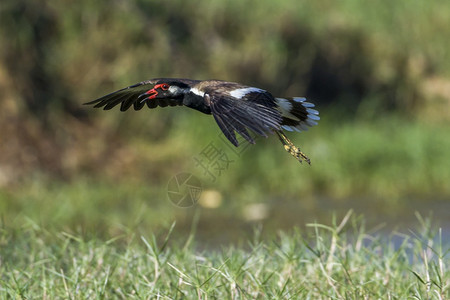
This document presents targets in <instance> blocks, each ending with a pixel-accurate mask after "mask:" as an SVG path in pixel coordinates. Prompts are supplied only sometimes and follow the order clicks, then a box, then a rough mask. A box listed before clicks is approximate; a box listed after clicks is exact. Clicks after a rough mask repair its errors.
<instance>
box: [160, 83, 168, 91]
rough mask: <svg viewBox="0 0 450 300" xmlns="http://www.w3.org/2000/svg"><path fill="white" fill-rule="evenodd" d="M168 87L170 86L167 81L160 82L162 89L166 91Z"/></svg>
mask: <svg viewBox="0 0 450 300" xmlns="http://www.w3.org/2000/svg"><path fill="white" fill-rule="evenodd" d="M169 87H170V85H168V84H167V83H163V84H161V89H162V90H163V91H167V90H168V89H169Z"/></svg>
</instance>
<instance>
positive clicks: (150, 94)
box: [145, 88, 158, 99]
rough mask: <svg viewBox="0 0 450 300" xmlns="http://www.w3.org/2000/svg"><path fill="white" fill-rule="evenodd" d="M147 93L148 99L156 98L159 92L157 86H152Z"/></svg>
mask: <svg viewBox="0 0 450 300" xmlns="http://www.w3.org/2000/svg"><path fill="white" fill-rule="evenodd" d="M145 94H147V95H149V96H148V97H147V98H148V99H155V98H156V96H158V92H157V91H156V89H155V88H152V89H151V90H148V91H147V92H145Z"/></svg>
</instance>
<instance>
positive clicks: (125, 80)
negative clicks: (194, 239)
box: [0, 0, 450, 235]
mask: <svg viewBox="0 0 450 300" xmlns="http://www.w3.org/2000/svg"><path fill="white" fill-rule="evenodd" d="M0 13H1V16H0V44H1V47H0V98H1V101H0V108H1V109H0V126H1V128H2V130H1V131H0V140H1V145H0V154H1V155H0V186H1V190H0V199H1V202H0V205H1V207H0V208H1V211H2V212H3V214H4V221H5V222H6V224H8V225H11V226H19V225H18V224H20V223H21V220H22V218H31V219H33V220H39V222H42V223H43V224H44V225H50V224H53V226H56V227H57V228H66V229H68V230H75V231H76V230H77V228H78V229H79V228H80V227H82V228H84V229H86V228H87V229H90V230H92V231H95V232H97V233H98V232H104V231H105V232H108V231H111V230H113V229H111V223H114V224H116V225H117V227H118V228H120V227H121V226H122V225H125V226H129V227H131V228H140V227H139V226H140V225H139V224H141V225H142V224H145V225H146V226H157V225H158V224H161V223H165V224H167V223H171V222H172V220H173V219H177V220H179V221H180V220H181V222H182V223H183V222H186V223H189V222H190V218H191V217H192V214H193V212H192V211H191V210H178V209H176V208H174V207H173V206H172V205H171V204H170V202H169V201H167V182H168V180H169V179H170V178H171V177H172V176H173V175H175V174H177V173H179V172H182V171H187V172H190V173H194V174H195V175H196V176H198V177H199V178H200V179H201V181H202V184H203V188H204V189H206V190H207V193H204V194H203V195H204V197H205V198H204V199H202V202H201V204H202V207H217V206H218V207H219V208H220V209H219V210H216V211H214V210H212V211H211V210H208V209H206V208H205V209H204V211H203V215H202V221H201V222H200V224H203V225H204V227H208V228H213V229H212V232H214V228H215V226H217V227H219V228H223V227H224V226H225V227H226V226H227V225H226V224H230V223H232V221H230V220H234V218H236V219H239V220H241V219H244V220H247V221H248V220H252V219H253V218H256V219H258V218H262V219H265V220H266V222H269V223H270V222H274V223H276V224H274V227H275V228H278V227H279V226H283V225H280V224H284V226H286V227H289V226H290V225H291V223H289V222H287V223H284V221H285V220H286V219H288V220H294V219H298V218H297V217H295V215H296V214H298V215H307V216H308V217H316V218H319V219H321V218H322V217H321V216H322V214H326V213H327V212H328V211H329V210H332V209H331V208H333V207H334V208H338V207H343V208H344V209H347V208H350V207H351V208H353V207H355V206H356V207H358V205H359V208H360V209H361V210H363V211H365V210H366V209H367V210H368V211H369V212H370V213H369V215H371V216H372V217H373V218H374V219H377V218H378V217H379V216H380V215H392V216H396V215H397V216H398V215H401V212H402V211H404V209H405V208H406V207H409V208H411V203H422V204H418V206H417V207H416V209H418V210H420V209H421V208H422V207H423V205H424V204H423V203H425V206H426V207H428V208H432V207H433V205H434V203H438V206H437V207H439V208H438V209H436V211H437V214H438V215H439V212H442V207H446V208H448V200H449V195H450V185H448V182H450V172H449V171H448V170H450V159H449V158H448V149H450V134H449V131H448V125H449V120H450V118H449V103H450V96H449V95H450V74H449V71H448V70H450V65H449V64H450V59H449V57H448V51H447V49H449V48H450V44H449V39H448V36H449V35H450V32H449V28H450V26H449V25H450V24H449V21H448V20H450V7H449V4H448V3H447V1H444V0H442V1H432V2H429V1H425V0H415V1H395V2H392V1H387V0H386V1H377V2H373V3H367V2H364V1H356V0H344V1H327V0H319V1H294V0H289V1H283V2H276V1H238V0H230V1H218V0H213V1H207V2H205V1H196V0H194V1H182V0H174V1H119V0H117V1H109V2H98V1H91V0H81V1H68V0H67V1H45V0H36V1H9V0H7V1H3V2H2V4H0ZM166 76H167V77H187V78H198V79H208V78H218V79H224V80H231V81H238V82H243V83H246V84H248V85H255V86H259V87H263V88H265V89H267V90H269V91H271V92H272V93H273V94H274V95H280V96H297V95H305V96H307V97H308V98H310V99H311V101H312V102H314V103H315V104H316V105H317V107H318V109H319V110H320V112H321V117H322V120H321V121H320V124H319V126H317V127H316V128H313V129H311V130H310V131H309V132H305V133H302V134H299V135H290V137H292V138H293V140H294V141H295V142H296V144H298V145H300V146H301V147H302V149H303V150H304V151H305V152H306V153H308V154H309V155H310V157H311V159H312V167H308V166H300V165H298V164H297V163H296V162H295V161H294V160H293V159H292V158H291V157H289V155H287V154H286V153H285V152H284V150H283V149H282V148H281V147H280V145H279V143H278V142H277V141H275V138H270V139H268V140H263V139H259V140H258V143H257V145H256V146H254V147H249V148H248V149H246V150H245V151H244V152H243V153H242V154H241V155H240V156H234V157H233V156H232V152H229V151H230V150H229V149H228V148H227V146H226V145H225V144H223V143H222V144H221V139H220V134H219V133H220V132H219V129H218V128H217V127H216V126H215V123H214V121H213V120H212V118H210V117H208V116H204V115H200V114H198V113H195V112H193V111H190V110H188V109H184V108H171V109H160V110H158V111H156V110H155V111H141V112H139V113H136V112H131V111H130V112H126V113H120V112H118V111H110V112H102V111H98V110H93V109H90V108H87V107H83V106H81V104H82V103H83V102H86V101H89V100H92V99H95V98H97V97H99V96H101V95H103V94H105V93H108V92H110V91H113V90H115V89H118V88H121V87H123V86H127V85H130V84H133V83H135V82H138V81H142V80H145V79H149V78H154V77H166ZM211 142H212V143H215V144H217V145H221V146H220V147H221V149H222V148H223V149H225V150H226V151H228V152H227V153H228V155H229V156H231V157H232V159H233V162H232V163H230V165H229V168H228V169H227V170H226V171H224V172H222V173H221V174H220V176H218V178H217V180H216V181H214V182H213V181H212V180H211V178H209V177H208V176H207V175H205V173H204V172H203V171H202V170H201V169H199V168H198V167H197V166H196V165H195V162H194V160H193V158H194V157H195V156H196V155H198V154H199V153H200V152H201V151H202V150H203V149H204V148H205V147H206V146H207V145H208V144H209V143H211ZM225 150H224V151H225ZM323 201H325V202H323ZM211 203H212V204H211ZM255 203H256V204H262V205H263V206H260V207H262V213H261V214H260V215H258V214H257V215H256V216H254V217H252V216H251V214H250V216H249V215H248V214H247V213H246V211H247V210H246V209H247V208H248V207H250V208H249V210H250V211H255V206H248V205H252V204H255ZM432 203H433V204H432ZM246 207H247V208H246ZM372 208H373V209H372ZM99 211H101V212H105V214H104V215H102V216H99V213H98V212H99ZM256 211H257V209H256ZM289 211H291V212H292V215H293V216H292V217H286V216H287V215H288V212H289ZM427 211H428V210H427ZM410 212H411V211H409V213H410ZM218 215H221V216H224V217H223V218H224V219H223V224H225V225H223V226H222V225H220V224H221V222H220V220H221V218H219V217H217V216H218ZM149 216H151V218H149ZM246 216H247V217H246ZM258 216H259V217H258ZM271 217H272V218H271ZM305 218H307V217H306V216H305ZM394 219H395V217H394ZM271 220H278V221H280V220H281V221H280V224H278V223H277V222H278V221H271ZM139 222H141V223H139ZM202 222H203V223H202ZM296 222H298V223H300V224H301V223H302V219H301V220H297V221H296ZM213 223H214V224H213ZM218 223H219V225H217V224H218ZM245 224H247V223H245ZM245 226H247V225H245ZM113 227H114V226H113ZM144 227H145V226H144ZM102 228H103V229H104V231H103V230H101V229H102ZM114 228H115V227H114ZM145 228H148V227H145ZM80 230H81V231H83V230H82V229H80ZM113 231H114V230H113ZM211 235H214V234H212V233H211Z"/></svg>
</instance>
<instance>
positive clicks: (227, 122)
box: [204, 88, 282, 147]
mask: <svg viewBox="0 0 450 300" xmlns="http://www.w3.org/2000/svg"><path fill="white" fill-rule="evenodd" d="M244 89H247V90H246V91H243V92H242V93H241V94H239V91H238V92H235V93H233V91H232V92H231V93H223V92H222V91H218V90H217V89H216V90H213V89H211V90H207V91H206V92H205V96H204V97H205V101H206V102H209V103H210V107H211V113H212V115H213V116H214V119H215V120H216V122H217V124H218V125H219V127H220V129H221V130H222V132H223V133H224V135H225V136H226V137H227V139H228V140H230V142H231V143H232V144H233V145H235V146H236V147H237V146H238V145H239V142H238V141H237V139H236V135H235V132H237V133H239V134H240V135H242V137H244V138H245V139H246V140H247V141H248V142H250V143H252V144H254V143H255V141H254V140H253V138H252V137H251V136H250V135H249V133H248V131H247V129H250V130H252V131H253V132H255V133H256V134H258V135H260V136H264V137H267V133H272V132H273V131H274V130H279V129H280V126H281V121H282V116H281V114H280V112H279V111H278V110H277V109H276V108H275V102H274V99H273V97H272V95H270V94H269V93H267V92H266V91H263V90H259V89H256V88H241V89H240V90H244ZM252 89H253V90H252Z"/></svg>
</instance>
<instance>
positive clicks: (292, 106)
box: [275, 97, 320, 164]
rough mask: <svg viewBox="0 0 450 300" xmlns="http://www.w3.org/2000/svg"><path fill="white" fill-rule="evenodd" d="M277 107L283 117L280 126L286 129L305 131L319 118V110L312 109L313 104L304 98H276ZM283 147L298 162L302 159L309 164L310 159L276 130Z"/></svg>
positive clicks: (315, 123)
mask: <svg viewBox="0 0 450 300" xmlns="http://www.w3.org/2000/svg"><path fill="white" fill-rule="evenodd" d="M275 100H276V104H277V109H278V111H279V112H280V113H281V115H282V117H283V119H282V122H281V128H282V129H284V130H287V131H306V130H308V128H309V127H311V126H314V125H317V121H319V120H320V117H319V112H318V111H317V110H315V109H313V107H314V104H312V103H309V102H306V98H301V97H293V98H286V99H285V98H276V99H275ZM276 133H277V135H278V138H279V139H280V141H281V143H282V144H283V146H284V149H285V150H286V151H287V152H289V153H290V154H291V155H292V156H294V157H295V158H296V159H297V160H298V161H299V162H302V161H303V160H304V161H306V162H307V163H308V164H311V161H310V159H309V158H308V157H307V156H306V155H305V154H304V153H303V152H302V151H301V150H300V148H298V147H296V146H295V145H294V144H293V143H292V142H291V141H290V140H289V139H288V138H287V136H286V135H285V134H284V133H283V131H281V130H279V131H276Z"/></svg>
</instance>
